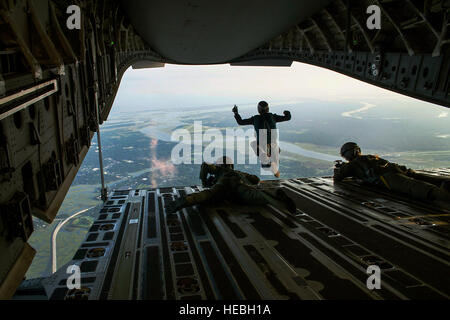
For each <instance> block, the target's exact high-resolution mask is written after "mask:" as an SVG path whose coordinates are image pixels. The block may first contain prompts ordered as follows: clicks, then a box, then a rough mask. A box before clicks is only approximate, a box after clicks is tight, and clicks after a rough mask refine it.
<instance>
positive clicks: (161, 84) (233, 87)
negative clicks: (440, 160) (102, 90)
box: [113, 62, 446, 112]
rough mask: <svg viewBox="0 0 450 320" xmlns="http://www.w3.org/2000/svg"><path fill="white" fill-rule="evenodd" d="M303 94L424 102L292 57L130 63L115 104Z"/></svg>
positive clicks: (225, 101) (228, 101) (230, 101)
mask: <svg viewBox="0 0 450 320" xmlns="http://www.w3.org/2000/svg"><path fill="white" fill-rule="evenodd" d="M305 99H306V100H307V99H313V100H328V101H339V100H360V101H364V100H365V99H371V100H373V99H376V100H378V99H379V100H382V99H388V100H398V101H411V103H412V105H421V106H423V104H428V103H426V102H422V101H419V100H416V99H412V98H409V97H406V96H403V95H400V94H397V93H394V92H391V91H389V90H385V89H381V88H378V87H376V86H373V85H370V84H367V83H365V82H362V81H359V80H356V79H353V78H350V77H348V76H344V75H342V74H339V73H337V72H334V71H330V70H327V69H323V68H320V67H316V66H312V65H308V64H303V63H299V62H294V63H293V64H292V66H291V67H243V66H230V65H208V66H185V65H170V64H166V66H165V67H164V68H152V69H139V70H134V69H132V68H129V69H128V70H127V71H126V72H125V74H124V76H123V78H122V82H121V85H120V88H119V91H118V94H117V96H116V100H115V102H114V104H115V105H114V109H116V110H117V109H121V110H122V111H123V110H124V109H125V108H127V109H128V108H131V109H134V108H136V109H143V108H148V107H164V108H189V107H198V106H214V105H231V106H232V105H234V104H237V105H239V104H247V103H257V102H258V101H260V100H266V101H268V102H269V104H270V103H274V102H299V101H304V100H305ZM114 109H113V110H114ZM130 111H132V110H130ZM444 111H446V108H443V112H444Z"/></svg>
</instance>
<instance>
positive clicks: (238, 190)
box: [186, 163, 275, 206]
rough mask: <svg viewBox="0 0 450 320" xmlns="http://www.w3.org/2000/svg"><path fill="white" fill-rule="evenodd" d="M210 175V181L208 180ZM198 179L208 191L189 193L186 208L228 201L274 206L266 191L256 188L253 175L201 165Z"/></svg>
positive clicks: (257, 180)
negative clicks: (207, 187) (208, 187)
mask: <svg viewBox="0 0 450 320" xmlns="http://www.w3.org/2000/svg"><path fill="white" fill-rule="evenodd" d="M208 175H211V178H212V181H211V180H209V179H208ZM200 179H201V180H202V183H203V185H204V186H211V188H210V189H206V190H203V191H201V192H196V193H191V194H189V195H187V196H186V203H187V205H188V206H191V205H196V204H201V203H207V202H209V203H213V202H220V201H223V200H230V201H233V202H238V203H241V204H248V205H264V204H270V203H272V204H274V203H275V202H274V200H273V199H272V198H271V196H270V195H268V194H267V191H263V190H262V189H260V188H258V187H257V185H258V183H259V178H258V177H257V176H255V175H252V174H248V173H245V172H241V171H237V170H233V169H231V168H226V167H222V166H219V165H213V164H207V163H203V164H202V168H201V170H200Z"/></svg>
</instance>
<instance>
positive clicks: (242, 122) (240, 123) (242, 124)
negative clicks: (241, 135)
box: [233, 106, 253, 126]
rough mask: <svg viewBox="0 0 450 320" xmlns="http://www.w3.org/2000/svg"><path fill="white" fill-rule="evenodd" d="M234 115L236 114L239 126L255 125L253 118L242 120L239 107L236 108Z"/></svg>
mask: <svg viewBox="0 0 450 320" xmlns="http://www.w3.org/2000/svg"><path fill="white" fill-rule="evenodd" d="M233 113H234V118H235V119H236V122H237V123H238V125H240V126H246V125H249V124H253V117H251V118H248V119H242V118H241V115H240V114H239V112H238V108H237V106H234V108H233Z"/></svg>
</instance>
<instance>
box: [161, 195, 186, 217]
mask: <svg viewBox="0 0 450 320" xmlns="http://www.w3.org/2000/svg"><path fill="white" fill-rule="evenodd" d="M165 207H166V212H167V213H175V212H177V211H179V210H181V209H183V208H184V207H187V201H186V198H185V197H180V198H176V199H175V200H169V201H167V202H166V203H165Z"/></svg>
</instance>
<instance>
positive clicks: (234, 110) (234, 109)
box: [231, 105, 238, 113]
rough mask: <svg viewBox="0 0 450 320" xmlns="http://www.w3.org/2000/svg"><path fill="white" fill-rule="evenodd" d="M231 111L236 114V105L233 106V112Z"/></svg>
mask: <svg viewBox="0 0 450 320" xmlns="http://www.w3.org/2000/svg"><path fill="white" fill-rule="evenodd" d="M231 111H233V112H234V113H237V112H238V107H237V105H234V108H233V110H231Z"/></svg>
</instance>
